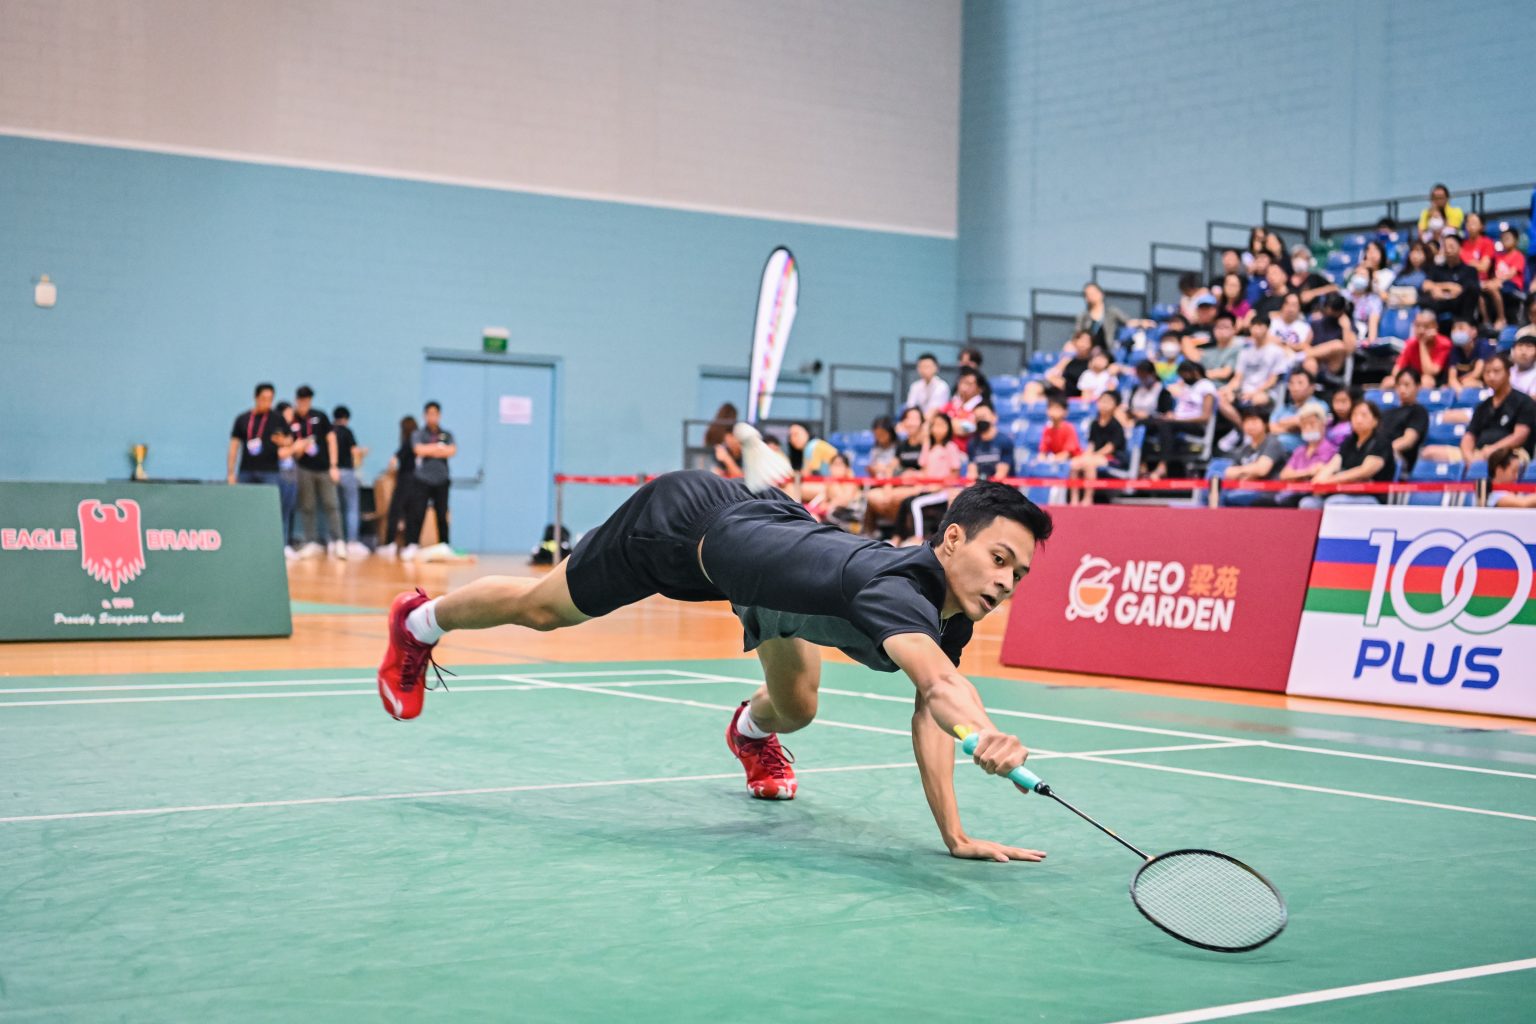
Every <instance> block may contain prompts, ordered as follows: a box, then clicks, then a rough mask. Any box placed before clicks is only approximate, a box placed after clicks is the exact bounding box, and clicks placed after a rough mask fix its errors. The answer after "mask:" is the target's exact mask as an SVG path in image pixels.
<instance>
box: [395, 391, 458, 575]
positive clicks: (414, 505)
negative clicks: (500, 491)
mask: <svg viewBox="0 0 1536 1024" xmlns="http://www.w3.org/2000/svg"><path fill="white" fill-rule="evenodd" d="M442 410H443V407H442V406H440V405H438V404H437V403H436V402H428V403H427V404H426V406H425V407H424V409H423V418H424V419H425V420H426V423H425V424H424V425H423V426H422V427H421V429H420V430H417V431H416V433H415V434H414V435H413V436H412V437H411V448H412V450H413V451H415V453H416V481H415V483H414V485H413V486H412V488H411V493H410V494H408V495H406V499H405V550H403V551H401V552H400V558H401V560H402V561H407V562H409V561H410V560H412V559H413V558H416V557H418V546H419V544H420V541H421V528H422V525H423V524H424V523H425V522H426V519H427V505H428V504H429V503H430V504H431V505H432V510H433V511H434V512H435V513H436V514H437V543H436V544H434V545H432V546H431V547H430V548H428V549H427V550H426V551H425V552H420V554H423V555H425V556H426V557H425V558H423V559H422V560H423V561H431V560H432V559H435V558H448V557H451V556H452V555H453V549H452V548H451V547H449V546H448V485H449V476H448V460H449V459H451V458H453V456H454V455H455V454H457V452H458V450H459V446H458V445H457V444H455V443H454V440H453V435H452V434H451V433H449V432H448V431H446V430H444V429H443V424H442V415H443V412H442Z"/></svg>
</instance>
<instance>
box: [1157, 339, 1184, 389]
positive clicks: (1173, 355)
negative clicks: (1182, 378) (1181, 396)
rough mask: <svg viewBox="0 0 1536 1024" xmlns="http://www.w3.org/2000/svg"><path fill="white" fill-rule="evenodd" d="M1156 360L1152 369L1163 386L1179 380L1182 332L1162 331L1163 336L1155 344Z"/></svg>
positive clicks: (1182, 355)
mask: <svg viewBox="0 0 1536 1024" xmlns="http://www.w3.org/2000/svg"><path fill="white" fill-rule="evenodd" d="M1157 353H1158V358H1157V359H1156V360H1155V361H1154V362H1153V363H1152V368H1153V369H1154V370H1156V371H1157V377H1158V379H1159V380H1161V381H1162V382H1163V383H1164V384H1172V383H1174V382H1175V381H1177V380H1178V379H1179V363H1181V362H1183V361H1184V358H1185V356H1184V332H1183V331H1182V330H1180V329H1179V328H1176V327H1169V328H1168V329H1167V330H1165V331H1163V336H1162V337H1161V338H1159V339H1158V342H1157Z"/></svg>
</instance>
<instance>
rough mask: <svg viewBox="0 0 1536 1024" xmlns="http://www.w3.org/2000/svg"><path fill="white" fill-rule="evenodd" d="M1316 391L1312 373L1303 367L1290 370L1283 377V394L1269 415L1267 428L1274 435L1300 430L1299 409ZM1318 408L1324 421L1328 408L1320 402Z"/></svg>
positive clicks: (1310, 399) (1311, 398)
mask: <svg viewBox="0 0 1536 1024" xmlns="http://www.w3.org/2000/svg"><path fill="white" fill-rule="evenodd" d="M1316 391H1317V382H1316V381H1314V380H1313V379H1312V375H1311V374H1310V373H1308V372H1307V371H1306V370H1303V369H1296V370H1293V371H1291V375H1290V376H1289V377H1287V378H1286V379H1285V394H1284V397H1282V398H1281V400H1280V402H1279V404H1277V405H1276V406H1275V411H1274V412H1272V413H1270V415H1269V429H1270V432H1271V433H1274V434H1276V435H1279V434H1288V433H1297V432H1299V431H1300V430H1301V409H1302V407H1303V406H1304V405H1306V404H1307V403H1308V402H1310V401H1312V400H1313V397H1314V395H1315V393H1316ZM1317 407H1318V409H1319V410H1320V411H1321V412H1322V414H1323V420H1324V422H1325V423H1326V421H1327V418H1328V410H1327V409H1326V408H1324V406H1323V405H1322V403H1320V402H1319V403H1318V406H1317Z"/></svg>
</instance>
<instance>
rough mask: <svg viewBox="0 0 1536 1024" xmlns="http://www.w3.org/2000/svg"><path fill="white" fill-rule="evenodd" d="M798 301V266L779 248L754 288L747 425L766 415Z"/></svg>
mask: <svg viewBox="0 0 1536 1024" xmlns="http://www.w3.org/2000/svg"><path fill="white" fill-rule="evenodd" d="M799 298H800V268H799V265H798V264H796V263H795V257H794V254H793V253H791V252H790V251H789V250H788V249H785V248H784V247H782V246H780V247H779V248H777V249H775V250H773V252H772V253H770V254H769V255H768V262H767V264H766V265H765V266H764V267H763V280H762V283H761V284H760V285H759V286H758V289H757V322H756V324H754V326H753V328H752V365H751V367H750V368H749V371H748V380H747V390H748V395H747V422H748V423H756V422H757V421H758V420H759V419H761V418H764V417H766V416H767V415H768V407H769V406H770V405H771V404H772V402H773V389H774V388H775V387H776V386H777V385H778V383H779V369H780V368H781V367H782V366H783V365H784V350H785V348H787V347H788V345H789V329H790V328H791V327H793V326H794V324H795V308H796V303H797V302H798V300H799Z"/></svg>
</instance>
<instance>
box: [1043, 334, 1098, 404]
mask: <svg viewBox="0 0 1536 1024" xmlns="http://www.w3.org/2000/svg"><path fill="white" fill-rule="evenodd" d="M1092 354H1093V336H1092V335H1091V334H1089V333H1088V332H1087V331H1075V332H1073V334H1072V340H1070V341H1069V342H1067V348H1066V351H1064V352H1063V353H1062V355H1061V359H1060V360H1058V361H1057V363H1056V365H1055V366H1053V367H1051V368H1050V369H1049V370H1047V371H1045V381H1046V383H1047V384H1048V385H1049V386H1050V387H1051V388H1053V389H1055V390H1056V391H1059V392H1061V393H1062V394H1064V395H1066V396H1067V397H1068V398H1076V397H1077V395H1078V390H1077V382H1078V379H1079V378H1080V377H1082V375H1083V371H1084V370H1086V369H1088V357H1089V356H1091V355H1092Z"/></svg>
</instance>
